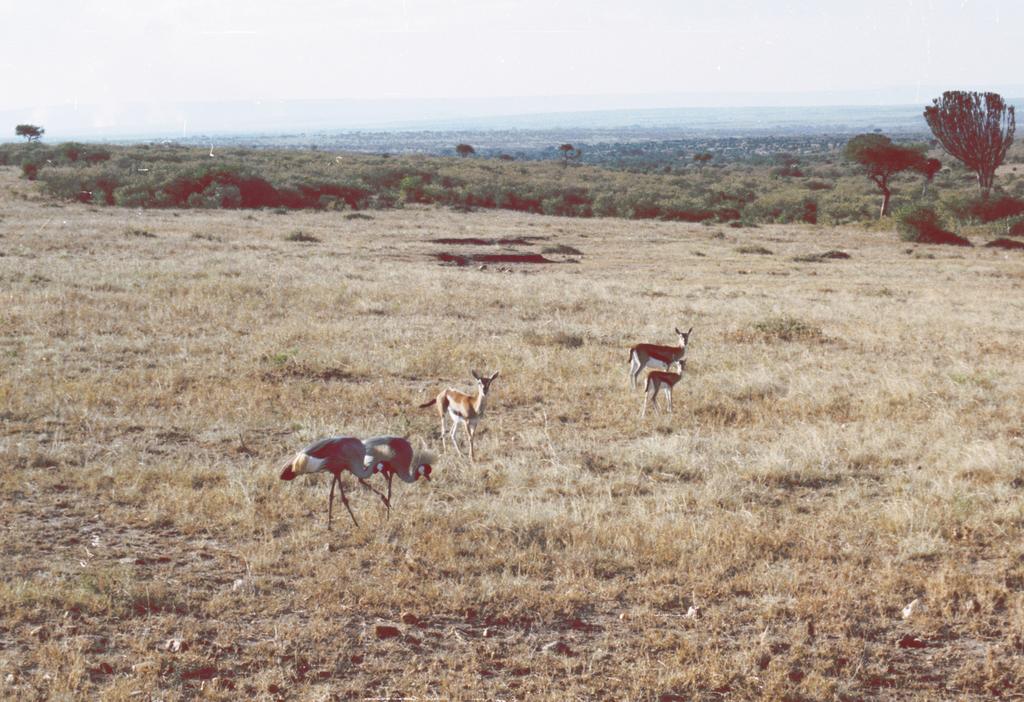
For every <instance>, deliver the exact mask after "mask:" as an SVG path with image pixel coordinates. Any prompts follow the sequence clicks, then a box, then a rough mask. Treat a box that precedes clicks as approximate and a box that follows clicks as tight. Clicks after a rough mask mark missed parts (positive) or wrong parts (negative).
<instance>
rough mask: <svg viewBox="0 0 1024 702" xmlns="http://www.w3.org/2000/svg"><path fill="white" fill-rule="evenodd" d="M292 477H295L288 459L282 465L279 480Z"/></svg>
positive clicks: (292, 478)
mask: <svg viewBox="0 0 1024 702" xmlns="http://www.w3.org/2000/svg"><path fill="white" fill-rule="evenodd" d="M294 479H295V471H294V470H292V464H291V462H290V461H289V462H288V464H287V465H286V466H285V467H284V470H283V471H281V480H294Z"/></svg>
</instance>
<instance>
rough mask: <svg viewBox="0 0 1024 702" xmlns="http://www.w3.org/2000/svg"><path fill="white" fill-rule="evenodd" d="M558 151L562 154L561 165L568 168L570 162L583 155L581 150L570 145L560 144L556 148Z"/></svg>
mask: <svg viewBox="0 0 1024 702" xmlns="http://www.w3.org/2000/svg"><path fill="white" fill-rule="evenodd" d="M558 150H559V151H561V152H562V164H563V165H565V166H568V165H569V162H570V161H574V160H576V159H578V158H580V157H581V156H582V155H583V150H582V149H578V148H576V147H575V146H573V145H572V144H562V145H561V146H559V147H558Z"/></svg>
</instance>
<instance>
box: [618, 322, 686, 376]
mask: <svg viewBox="0 0 1024 702" xmlns="http://www.w3.org/2000/svg"><path fill="white" fill-rule="evenodd" d="M675 331H676V334H678V335H679V345H678V346H658V345H657V344H637V345H636V346H633V347H632V348H630V349H629V384H630V386H631V387H633V388H635V387H636V386H637V380H638V379H639V377H640V372H641V371H642V370H643V369H644V368H654V369H656V370H668V369H669V368H670V367H671V366H672V364H673V363H679V362H681V361H682V360H683V359H684V358H686V346H687V344H689V343H690V332H692V331H693V327H690V328H689V329H687V330H686V331H685V332H681V331H679V330H678V329H676V330H675Z"/></svg>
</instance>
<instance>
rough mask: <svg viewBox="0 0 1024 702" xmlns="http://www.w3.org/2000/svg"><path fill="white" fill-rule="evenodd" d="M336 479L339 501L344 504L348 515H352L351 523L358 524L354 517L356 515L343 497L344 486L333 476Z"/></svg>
mask: <svg viewBox="0 0 1024 702" xmlns="http://www.w3.org/2000/svg"><path fill="white" fill-rule="evenodd" d="M335 480H337V481H338V494H340V495H341V503H342V504H343V505H345V509H347V510H348V516H350V517H352V523H353V524H355V525H356V526H359V520H357V519H356V515H355V514H354V513H353V512H352V508H351V507H349V506H348V498H347V497H345V488H344V486H342V484H341V479H340V478H335Z"/></svg>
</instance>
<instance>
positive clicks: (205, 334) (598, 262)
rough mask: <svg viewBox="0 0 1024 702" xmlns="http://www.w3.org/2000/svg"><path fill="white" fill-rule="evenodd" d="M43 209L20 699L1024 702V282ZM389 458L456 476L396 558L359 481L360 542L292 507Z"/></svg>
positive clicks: (623, 228)
mask: <svg viewBox="0 0 1024 702" xmlns="http://www.w3.org/2000/svg"><path fill="white" fill-rule="evenodd" d="M18 176H19V172H18V171H17V170H16V169H15V168H13V167H8V168H4V169H2V171H0V329H2V335H0V370H2V375H0V419H2V424H0V426H2V436H0V457H2V459H3V460H2V466H3V467H2V468H0V500H2V510H0V548H2V553H3V567H2V569H0V689H2V693H0V694H2V696H3V697H4V698H6V699H86V698H89V699H100V698H102V699H110V700H135V699H164V700H174V699H192V698H196V697H202V698H204V699H224V700H233V699H242V698H253V699H296V700H298V699H370V698H372V699H399V698H404V699H421V700H425V699H453V700H471V699H488V700H490V699H503V700H527V699H529V700H591V699H614V700H660V701H666V702H667V701H670V700H719V699H724V700H747V699H760V700H780V699H789V700H804V699H806V700H822V699H824V700H827V699H840V700H853V699H865V698H868V699H884V700H889V699H921V700H925V699H931V700H949V699H968V700H974V699H989V698H992V697H1002V698H1004V699H1012V698H1017V699H1019V698H1020V697H1021V694H1022V693H1021V690H1022V689H1024V657H1022V656H1024V594H1022V588H1024V538H1022V537H1024V529H1022V526H1024V504H1022V500H1021V496H1022V490H1024V374H1022V373H1021V366H1020V352H1021V338H1022V331H1024V322H1022V317H1024V315H1022V304H1024V295H1022V293H1024V259H1022V254H1020V253H1019V252H1017V251H1002V250H998V251H997V250H992V249H986V248H981V247H979V248H974V249H965V248H953V247H948V248H947V247H929V246H923V245H916V244H908V243H906V242H901V241H899V239H898V238H897V237H896V236H895V234H893V233H891V232H880V231H870V230H865V229H860V228H858V227H856V226H843V227H829V226H824V225H763V226H759V227H754V228H740V227H727V226H702V225H696V224H686V223H676V222H655V221H642V222H641V221H627V220H613V219H571V220H570V219H560V218H555V217H544V216H540V215H528V214H520V213H510V212H500V211H487V212H468V213H458V212H452V211H449V210H443V209H435V208H433V207H428V206H410V207H406V208H404V209H400V210H390V211H373V212H370V213H369V214H367V215H361V216H358V217H353V216H352V213H344V212H292V213H288V214H280V213H278V212H275V211H272V210H261V211H252V212H245V211H237V210H236V211H222V210H184V211H177V210H135V209H120V208H102V207H94V206H91V205H88V204H60V203H54V202H52V201H49V200H48V199H47V198H45V197H44V196H43V195H42V194H41V191H39V190H37V188H38V184H35V183H30V182H27V181H24V180H22V179H19V177H18ZM466 238H474V239H482V240H484V241H485V244H484V245H480V244H476V245H470V244H467V243H465V242H455V243H437V242H435V241H433V240H435V239H466ZM500 239H506V240H517V243H504V244H503V243H500V242H499V241H498V240H500ZM829 251H841V252H845V253H847V254H849V258H829V257H822V256H821V254H824V253H826V252H829ZM439 253H448V254H452V255H453V256H466V257H469V256H474V255H478V254H484V253H491V254H493V253H499V254H500V253H532V254H541V255H543V256H545V257H546V258H548V259H550V260H551V261H553V262H552V263H545V264H534V265H525V264H503V263H489V264H486V266H485V267H484V268H482V269H481V267H480V265H481V264H478V263H477V262H473V263H471V264H470V265H465V266H457V265H446V264H444V262H443V261H441V260H440V259H438V258H437V254H439ZM674 326H680V327H683V328H688V327H690V326H692V327H693V334H692V336H691V339H690V341H691V343H690V348H689V351H688V355H687V358H688V362H687V368H686V372H685V377H684V378H683V380H682V381H681V382H680V383H679V385H677V387H676V390H675V398H674V410H675V411H674V413H673V414H671V415H669V414H667V413H659V412H655V413H653V414H652V413H651V412H650V411H649V412H648V414H647V417H646V418H645V419H643V420H641V419H640V417H639V413H640V407H641V401H642V396H641V393H640V391H639V390H631V389H630V388H629V385H628V379H627V373H628V359H627V349H628V348H629V346H630V345H632V344H634V343H637V342H653V343H662V344H669V343H672V342H673V341H674V339H675V336H674V334H673V333H672V328H673V327H674ZM471 370H476V371H477V372H478V373H492V372H494V371H496V370H500V376H499V377H498V379H497V380H496V381H495V382H494V384H493V385H492V386H491V394H490V396H489V404H488V407H487V412H486V415H485V418H484V420H483V421H482V423H481V425H480V430H479V431H478V434H477V440H476V452H477V460H476V462H475V463H470V462H469V461H468V460H467V459H464V458H459V457H458V456H457V455H456V454H455V453H453V452H452V450H451V448H450V447H449V448H448V450H447V451H443V450H442V448H441V445H440V441H439V439H438V436H437V434H438V429H439V425H438V421H437V418H436V416H435V415H434V414H433V413H432V412H431V411H430V410H420V409H417V408H416V405H417V404H419V403H421V402H424V401H426V400H428V399H429V398H430V397H431V396H432V395H434V394H436V393H437V392H438V391H439V390H441V389H443V388H444V387H448V386H454V387H458V388H461V389H464V390H468V389H470V387H471V381H472V377H471V375H470V371H471ZM381 433H394V434H401V435H406V436H409V437H410V438H411V440H412V441H413V443H414V444H415V445H416V446H417V447H422V448H429V449H431V450H432V451H434V452H435V454H436V458H437V460H436V461H435V464H434V473H433V480H432V481H431V482H424V481H420V482H418V483H416V484H413V485H407V484H404V483H396V487H395V497H394V508H393V510H392V513H391V516H390V518H388V517H387V515H386V512H385V510H384V507H383V505H382V504H381V502H380V500H379V499H377V498H376V497H375V496H374V495H372V494H370V493H369V492H367V491H366V490H363V489H362V488H361V487H360V486H358V485H356V484H355V483H354V482H352V480H351V478H347V481H348V482H346V483H345V485H346V492H347V494H348V495H349V498H350V500H351V504H352V508H353V510H354V512H355V513H356V515H357V517H358V518H359V520H360V525H361V526H359V527H358V528H357V527H355V526H354V525H353V524H352V523H351V520H349V519H348V515H347V514H346V513H345V511H344V510H341V509H336V510H335V515H334V528H333V529H332V530H330V531H328V530H327V529H326V517H327V515H326V504H325V502H326V496H327V491H328V485H329V482H328V481H329V476H319V479H317V476H312V477H305V478H302V479H299V480H296V481H293V482H291V483H286V482H282V481H281V480H279V479H278V473H279V472H280V468H281V465H282V463H283V462H284V461H285V460H286V459H288V458H289V457H290V456H292V455H293V454H294V453H295V451H297V450H298V449H299V448H301V447H302V446H303V445H304V444H306V443H307V442H309V441H311V440H314V439H316V438H318V437H321V436H325V435H332V434H347V435H354V436H359V437H367V436H371V435H375V434H381ZM460 438H461V434H460ZM374 480H376V478H374ZM915 600H916V601H917V602H916V603H915V604H914V605H913V606H912V607H909V608H908V605H910V604H911V603H912V602H914V601H915ZM905 608H908V612H909V614H908V615H907V616H904V609H905Z"/></svg>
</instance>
